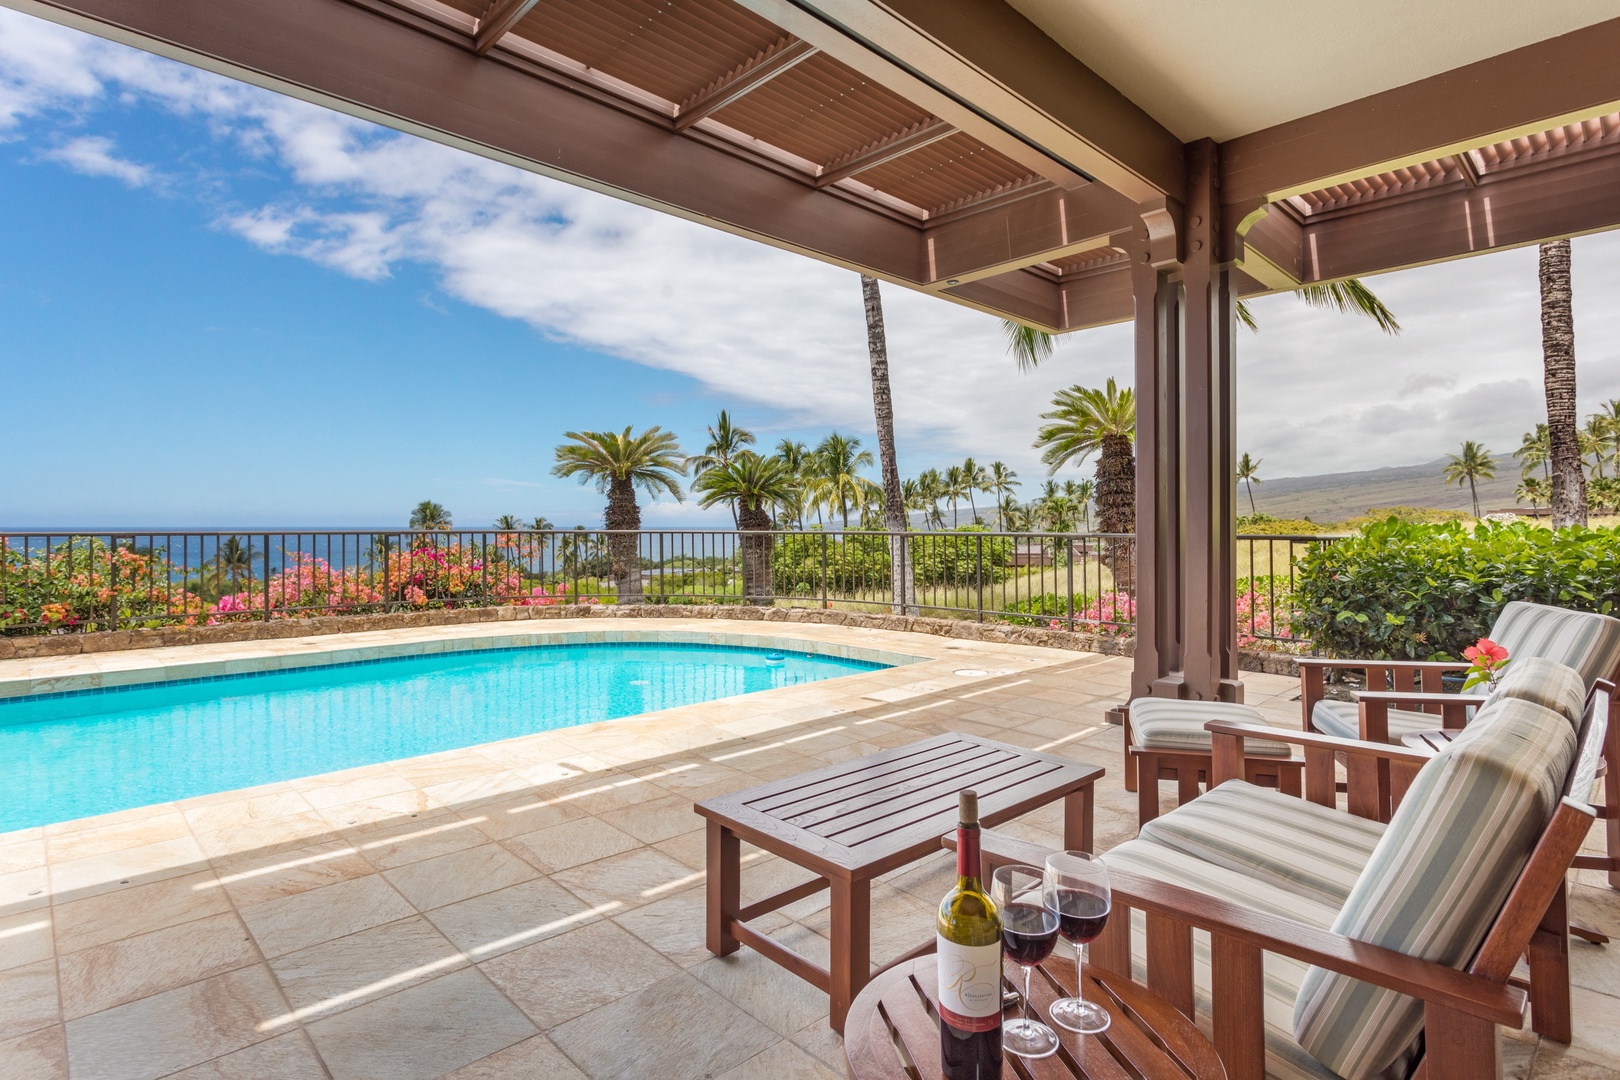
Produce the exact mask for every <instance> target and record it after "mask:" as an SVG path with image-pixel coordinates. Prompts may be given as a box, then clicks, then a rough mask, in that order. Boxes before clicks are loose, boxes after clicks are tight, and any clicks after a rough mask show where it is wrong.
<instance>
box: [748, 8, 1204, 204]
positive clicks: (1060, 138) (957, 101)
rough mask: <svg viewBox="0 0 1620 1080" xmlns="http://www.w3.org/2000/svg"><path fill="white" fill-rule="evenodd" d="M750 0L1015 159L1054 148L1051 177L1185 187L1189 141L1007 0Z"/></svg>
mask: <svg viewBox="0 0 1620 1080" xmlns="http://www.w3.org/2000/svg"><path fill="white" fill-rule="evenodd" d="M738 2H740V3H742V4H743V6H745V7H747V8H750V9H751V10H753V11H755V12H758V13H759V14H761V15H763V16H764V17H765V18H767V19H769V20H771V21H772V22H774V23H775V24H776V25H778V26H781V27H784V28H786V29H788V30H790V31H791V32H793V33H795V34H798V35H799V36H800V37H808V38H810V40H813V41H815V42H816V44H817V45H820V46H821V47H822V48H823V49H824V50H826V51H828V52H831V53H833V55H835V56H836V57H837V58H838V59H839V60H841V61H843V62H844V63H846V64H848V65H850V66H851V67H853V68H855V69H856V70H857V71H860V72H861V73H862V74H864V75H866V76H868V77H869V78H872V79H874V80H876V81H877V82H879V83H882V84H883V85H885V86H887V87H888V88H889V89H891V90H893V91H895V92H896V93H898V94H900V95H901V96H902V97H905V98H908V99H909V100H911V101H914V102H916V103H917V104H918V105H921V106H922V107H923V108H925V109H927V110H928V111H929V112H931V113H933V114H934V115H935V116H938V117H941V118H942V119H945V120H948V121H950V122H951V123H952V124H954V125H955V126H956V127H957V128H959V129H961V130H963V131H967V132H968V133H969V134H971V135H972V136H973V137H974V138H976V139H979V140H980V141H982V142H984V143H986V145H989V146H992V147H994V148H995V149H996V150H998V151H1000V152H1001V153H1003V154H1006V155H1007V156H1009V157H1012V158H1013V159H1014V160H1019V161H1023V160H1025V158H1028V157H1029V155H1030V154H1031V153H1033V154H1034V155H1035V156H1038V157H1044V158H1045V159H1046V162H1047V164H1046V166H1045V170H1044V171H1043V169H1041V168H1033V167H1032V171H1034V172H1036V173H1037V174H1038V175H1041V176H1045V177H1047V179H1053V180H1055V181H1057V182H1059V183H1061V182H1062V179H1061V177H1054V176H1052V175H1050V168H1051V165H1052V164H1054V163H1055V164H1057V165H1058V166H1059V167H1060V168H1061V169H1062V170H1063V171H1064V172H1068V173H1070V174H1072V175H1078V176H1081V177H1084V178H1085V179H1090V180H1096V181H1099V182H1101V183H1103V184H1106V185H1108V186H1109V187H1111V188H1113V189H1114V190H1115V191H1118V192H1120V193H1121V194H1123V195H1125V196H1126V197H1128V198H1130V199H1131V200H1132V201H1135V202H1142V201H1147V200H1149V199H1152V198H1154V197H1156V196H1160V195H1164V194H1166V193H1170V194H1173V195H1174V196H1175V197H1177V198H1179V197H1180V196H1181V194H1182V191H1183V189H1184V187H1185V163H1184V161H1183V152H1182V145H1181V140H1180V139H1177V138H1176V137H1175V136H1174V135H1173V134H1171V132H1170V131H1169V130H1167V129H1166V128H1165V127H1164V126H1163V125H1161V124H1160V123H1159V122H1158V121H1156V120H1154V119H1153V118H1152V117H1151V116H1149V115H1148V114H1147V113H1146V112H1145V111H1143V110H1142V109H1141V108H1140V107H1138V106H1137V105H1136V104H1135V103H1134V102H1132V101H1131V100H1130V99H1129V98H1127V97H1126V96H1125V95H1124V94H1122V93H1120V92H1119V91H1118V90H1117V89H1115V88H1114V87H1113V86H1112V85H1111V84H1109V83H1108V82H1107V81H1106V80H1105V79H1103V78H1102V76H1100V75H1098V74H1097V73H1096V72H1094V71H1092V70H1091V69H1090V68H1088V67H1086V66H1085V65H1084V64H1082V63H1081V62H1080V61H1079V60H1077V59H1075V57H1074V56H1072V55H1071V54H1070V53H1069V52H1068V51H1067V50H1065V49H1064V48H1063V47H1062V46H1060V45H1058V44H1057V42H1055V41H1053V40H1052V39H1051V38H1049V37H1047V36H1046V34H1045V33H1043V32H1042V31H1041V29H1040V28H1039V27H1037V26H1036V25H1035V24H1034V23H1032V22H1030V21H1029V20H1028V19H1026V18H1025V17H1024V16H1023V15H1021V14H1019V13H1018V12H1017V11H1016V10H1014V9H1013V7H1012V6H1011V5H1010V4H1007V3H1006V2H1005V0H951V2H950V3H940V2H939V0H738ZM835 50H836V51H835ZM953 109H954V110H955V113H966V114H968V116H970V117H971V118H972V119H971V121H970V120H968V119H965V118H959V116H958V115H955V113H953V112H952V111H947V110H953ZM969 123H977V124H978V125H981V126H983V127H987V128H992V129H994V130H995V135H990V134H981V133H980V131H979V130H975V129H972V128H970V127H969V126H968V124H969ZM998 136H999V138H1000V140H1001V141H1003V142H1012V143H1016V144H1018V145H1019V147H1020V148H1021V150H1022V151H1023V153H1024V155H1025V157H1024V158H1020V157H1019V152H1018V151H1017V150H1012V149H1009V148H1005V147H1004V146H1001V145H997V143H996V142H995V141H992V139H995V138H997V137H998Z"/></svg>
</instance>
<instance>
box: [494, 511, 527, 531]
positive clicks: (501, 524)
mask: <svg viewBox="0 0 1620 1080" xmlns="http://www.w3.org/2000/svg"><path fill="white" fill-rule="evenodd" d="M527 527H528V526H526V525H524V524H523V522H521V521H519V520H518V519H517V515H516V514H502V515H501V516H500V517H498V518H496V519H495V528H496V529H498V530H500V531H501V532H516V531H517V530H519V529H524V528H527Z"/></svg>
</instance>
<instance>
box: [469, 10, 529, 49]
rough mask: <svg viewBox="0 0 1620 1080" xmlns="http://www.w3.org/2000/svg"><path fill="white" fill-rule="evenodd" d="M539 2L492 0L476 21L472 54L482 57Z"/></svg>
mask: <svg viewBox="0 0 1620 1080" xmlns="http://www.w3.org/2000/svg"><path fill="white" fill-rule="evenodd" d="M539 2H540V0H493V2H492V3H491V4H490V5H489V7H488V8H486V9H485V10H484V14H483V15H482V16H480V17H479V19H478V29H477V30H476V31H475V32H474V33H473V52H475V53H477V54H478V55H479V56H483V55H484V54H485V53H487V52H489V50H491V49H493V48H494V47H495V43H496V42H497V41H499V40H501V38H503V37H505V36H506V35H507V33H508V32H510V31H511V29H512V27H514V26H516V25H517V24H518V21H519V20H521V19H522V18H523V16H525V15H527V14H528V13H529V12H531V11H533V10H534V7H535V5H536V4H538V3H539Z"/></svg>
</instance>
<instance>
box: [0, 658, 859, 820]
mask: <svg viewBox="0 0 1620 1080" xmlns="http://www.w3.org/2000/svg"><path fill="white" fill-rule="evenodd" d="M884 666H885V665H883V664H875V663H867V662H864V661H860V660H844V659H840V658H837V657H831V656H817V655H813V654H810V653H802V652H780V651H772V650H766V649H751V648H733V647H727V646H713V645H683V644H668V643H658V642H647V643H641V644H611V645H609V644H603V645H541V646H532V647H525V648H504V649H482V650H476V651H471V652H456V653H438V654H435V655H431V656H411V657H397V658H390V659H385V660H369V661H362V662H359V663H345V664H333V665H325V666H320V667H310V668H303V669H300V670H297V671H278V672H265V673H256V674H249V675H227V676H221V677H218V678H212V679H192V680H184V681H176V682H166V683H156V684H148V685H145V686H139V687H128V688H120V689H109V690H92V691H79V692H71V693H66V694H46V695H35V696H33V697H27V698H14V699H9V700H3V701H0V832H5V831H9V830H12V829H23V828H29V827H32V826H35V825H46V824H50V823H52V822H57V821H69V820H72V819H73V818H79V817H86V816H88V815H91V814H105V813H108V812H110V811H113V810H123V809H127V808H129V807H133V806H147V805H150V804H152V803H159V802H168V801H170V800H172V799H184V798H188V797H190V796H193V795H206V794H209V793H211V792H216V791H231V790H234V789H236V788H243V787H252V786H254V785H256V784H268V783H271V782H273V781H277V780H290V779H293V778H295V777H299V776H311V775H314V774H316V773H324V772H333V771H336V770H338V769H348V768H353V767H355V766H357V765H370V764H374V763H376V762H379V761H391V760H393V759H395V758H404V757H412V756H415V755H417V754H431V753H435V752H437V751H440V750H453V749H456V748H457V747H462V746H473V745H476V744H478V743H486V742H494V741H495V740H497V739H509V738H512V737H514V736H517V735H528V734H531V733H533V732H537V731H551V730H553V729H556V728H564V727H572V726H574V725H576V724H588V723H591V722H592V721H595V720H610V719H613V718H614V717H618V716H634V715H635V714H637V713H644V712H652V711H654V710H656V709H667V708H670V707H673V706H676V705H690V704H692V703H694V702H699V701H712V700H714V699H715V698H722V697H729V696H731V695H733V694H747V693H752V692H753V691H756V690H770V689H773V688H775V687H780V686H794V685H798V684H802V683H811V682H817V681H819V680H821V679H830V678H835V677H837V676H839V675H848V674H850V673H851V672H856V671H872V670H875V669H877V668H881V667H884Z"/></svg>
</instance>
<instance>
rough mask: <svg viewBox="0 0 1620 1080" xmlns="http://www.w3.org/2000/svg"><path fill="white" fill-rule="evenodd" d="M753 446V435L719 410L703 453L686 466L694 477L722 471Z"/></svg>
mask: <svg viewBox="0 0 1620 1080" xmlns="http://www.w3.org/2000/svg"><path fill="white" fill-rule="evenodd" d="M753 445H754V433H753V432H752V431H749V430H748V429H747V428H741V427H738V426H737V425H735V424H733V423H732V422H731V414H730V413H728V412H726V410H724V409H721V410H720V416H719V419H717V420H716V421H715V422H714V423H712V424H710V425H709V441H708V442H707V443H705V444H704V445H703V453H701V454H694V455H693V456H692V457H689V458H687V459H686V466H687V468H688V469H690V470H691V471H692V475H693V476H694V477H698V476H702V475H703V474H704V473H706V472H708V471H709V470H710V469H723V468H725V467H726V466H727V465H730V464H731V459H732V458H734V457H736V456H737V454H739V453H741V452H742V450H743V448H744V447H748V446H753ZM731 523H732V524H733V525H736V524H737V508H736V507H735V506H733V507H731Z"/></svg>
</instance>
